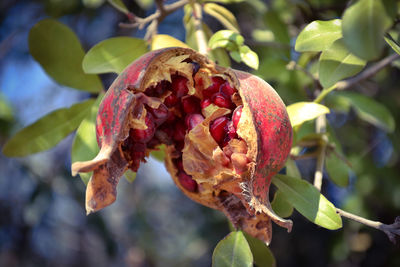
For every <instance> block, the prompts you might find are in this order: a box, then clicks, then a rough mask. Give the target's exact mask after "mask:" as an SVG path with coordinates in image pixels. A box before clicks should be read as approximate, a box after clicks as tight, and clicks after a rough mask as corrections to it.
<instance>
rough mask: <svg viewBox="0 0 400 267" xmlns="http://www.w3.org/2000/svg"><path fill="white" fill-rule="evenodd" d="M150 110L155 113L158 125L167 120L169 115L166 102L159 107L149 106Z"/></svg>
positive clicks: (155, 120)
mask: <svg viewBox="0 0 400 267" xmlns="http://www.w3.org/2000/svg"><path fill="white" fill-rule="evenodd" d="M148 110H149V111H150V113H151V114H152V115H153V117H154V122H155V124H156V125H161V124H163V123H164V122H165V121H166V120H167V118H168V115H169V114H168V113H169V112H168V108H167V106H166V105H164V104H161V105H160V106H159V107H158V108H157V109H153V108H148Z"/></svg>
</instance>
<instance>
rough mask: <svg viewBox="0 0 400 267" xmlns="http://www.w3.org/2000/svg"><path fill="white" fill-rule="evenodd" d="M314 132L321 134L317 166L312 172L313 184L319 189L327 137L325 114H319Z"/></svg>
mask: <svg viewBox="0 0 400 267" xmlns="http://www.w3.org/2000/svg"><path fill="white" fill-rule="evenodd" d="M315 128H316V132H317V133H319V134H323V135H322V137H321V144H320V146H319V149H318V157H317V166H316V169H315V174H314V186H315V187H316V188H317V189H318V191H321V187H322V177H323V175H324V163H325V156H326V146H327V143H328V140H327V139H328V138H327V136H326V134H325V132H326V117H325V115H321V116H319V117H318V118H317V120H316V125H315Z"/></svg>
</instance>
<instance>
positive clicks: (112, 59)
mask: <svg viewBox="0 0 400 267" xmlns="http://www.w3.org/2000/svg"><path fill="white" fill-rule="evenodd" d="M147 51H148V49H147V45H146V42H145V41H144V40H142V39H138V38H132V37H114V38H110V39H107V40H104V41H101V42H100V43H98V44H96V45H95V46H93V47H92V48H91V49H90V50H89V51H88V52H87V54H86V55H85V57H84V58H83V62H82V67H83V70H84V71H85V72H86V73H107V72H115V73H117V74H119V73H121V72H122V71H123V70H124V69H125V68H126V67H127V66H128V65H129V64H130V63H132V62H133V61H134V60H135V59H137V58H139V57H140V56H142V55H143V54H145V53H146V52H147Z"/></svg>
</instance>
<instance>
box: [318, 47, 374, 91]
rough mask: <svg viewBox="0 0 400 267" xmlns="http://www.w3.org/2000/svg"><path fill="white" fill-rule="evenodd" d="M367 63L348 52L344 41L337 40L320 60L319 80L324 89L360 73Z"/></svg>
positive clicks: (323, 53)
mask: <svg viewBox="0 0 400 267" xmlns="http://www.w3.org/2000/svg"><path fill="white" fill-rule="evenodd" d="M365 64H366V62H365V61H364V60H362V59H360V58H358V57H356V56H355V55H353V54H352V53H351V52H350V51H348V50H347V48H346V46H345V44H344V42H343V39H339V40H336V41H335V42H334V43H333V44H332V45H331V46H330V47H329V48H328V49H326V50H325V51H323V52H322V53H321V56H320V58H319V70H318V72H319V80H320V82H321V84H322V86H323V87H324V88H328V87H330V86H332V85H334V84H335V83H336V82H338V81H340V80H342V79H344V78H348V77H351V76H353V75H355V74H357V73H359V72H360V71H361V70H362V69H363V68H364V66H365Z"/></svg>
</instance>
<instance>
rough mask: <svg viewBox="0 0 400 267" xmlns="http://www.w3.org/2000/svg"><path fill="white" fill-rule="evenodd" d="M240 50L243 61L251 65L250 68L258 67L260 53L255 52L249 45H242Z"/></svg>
mask: <svg viewBox="0 0 400 267" xmlns="http://www.w3.org/2000/svg"><path fill="white" fill-rule="evenodd" d="M239 52H240V57H241V59H242V61H243V62H244V63H245V64H246V65H247V66H249V67H250V68H253V69H255V70H256V69H258V64H259V61H258V55H257V54H256V52H254V51H253V50H251V49H250V48H249V47H248V46H247V45H244V46H241V47H240V48H239Z"/></svg>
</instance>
